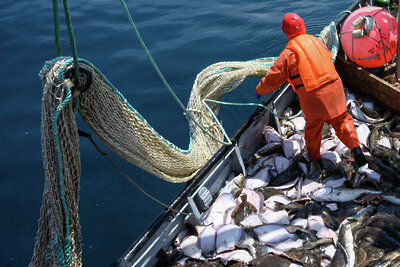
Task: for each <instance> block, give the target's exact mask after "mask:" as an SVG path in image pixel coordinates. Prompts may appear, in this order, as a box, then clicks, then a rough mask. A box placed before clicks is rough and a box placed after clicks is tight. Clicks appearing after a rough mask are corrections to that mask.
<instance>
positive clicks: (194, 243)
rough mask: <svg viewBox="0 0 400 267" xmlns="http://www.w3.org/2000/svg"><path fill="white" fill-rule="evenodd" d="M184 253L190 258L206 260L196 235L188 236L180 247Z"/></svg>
mask: <svg viewBox="0 0 400 267" xmlns="http://www.w3.org/2000/svg"><path fill="white" fill-rule="evenodd" d="M180 250H181V251H182V253H183V254H184V255H186V256H188V257H189V258H192V259H198V260H205V258H204V257H203V255H202V251H201V248H200V247H199V245H198V238H197V236H195V235H190V236H187V237H186V238H185V239H184V240H182V243H181V245H180Z"/></svg>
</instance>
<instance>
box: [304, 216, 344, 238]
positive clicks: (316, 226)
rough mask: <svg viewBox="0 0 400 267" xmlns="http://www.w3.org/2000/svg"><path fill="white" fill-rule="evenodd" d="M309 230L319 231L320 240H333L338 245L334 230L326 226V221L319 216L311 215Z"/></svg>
mask: <svg viewBox="0 0 400 267" xmlns="http://www.w3.org/2000/svg"><path fill="white" fill-rule="evenodd" d="M307 225H308V229H310V230H315V231H317V237H319V238H332V240H333V242H334V243H335V244H336V242H337V236H336V234H335V232H334V231H333V230H332V229H329V228H328V227H326V226H325V224H324V220H323V219H322V217H321V216H319V215H309V216H308V218H307Z"/></svg>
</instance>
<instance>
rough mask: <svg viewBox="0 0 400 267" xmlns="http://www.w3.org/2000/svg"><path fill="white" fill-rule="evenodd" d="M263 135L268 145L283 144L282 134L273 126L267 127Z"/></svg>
mask: <svg viewBox="0 0 400 267" xmlns="http://www.w3.org/2000/svg"><path fill="white" fill-rule="evenodd" d="M263 135H264V138H265V142H266V143H267V144H268V143H272V142H278V143H280V142H282V137H281V136H280V134H279V133H278V132H277V131H276V130H275V129H274V128H273V127H271V126H265V128H264V130H263Z"/></svg>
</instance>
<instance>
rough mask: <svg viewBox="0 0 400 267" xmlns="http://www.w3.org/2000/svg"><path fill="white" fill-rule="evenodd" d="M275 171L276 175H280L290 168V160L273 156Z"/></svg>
mask: <svg viewBox="0 0 400 267" xmlns="http://www.w3.org/2000/svg"><path fill="white" fill-rule="evenodd" d="M274 161H275V170H276V171H277V173H278V174H280V173H282V172H283V171H285V170H287V169H288V168H289V166H290V160H288V159H287V158H285V157H283V156H275V157H274Z"/></svg>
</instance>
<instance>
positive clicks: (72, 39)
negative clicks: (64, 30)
mask: <svg viewBox="0 0 400 267" xmlns="http://www.w3.org/2000/svg"><path fill="white" fill-rule="evenodd" d="M55 1H57V0H55ZM63 4H64V13H65V19H66V21H67V27H68V36H69V42H70V46H71V50H72V57H73V58H74V71H75V83H76V84H79V62H78V52H77V50H76V44H75V37H74V29H73V28H72V22H71V15H70V12H69V7H68V0H63Z"/></svg>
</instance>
